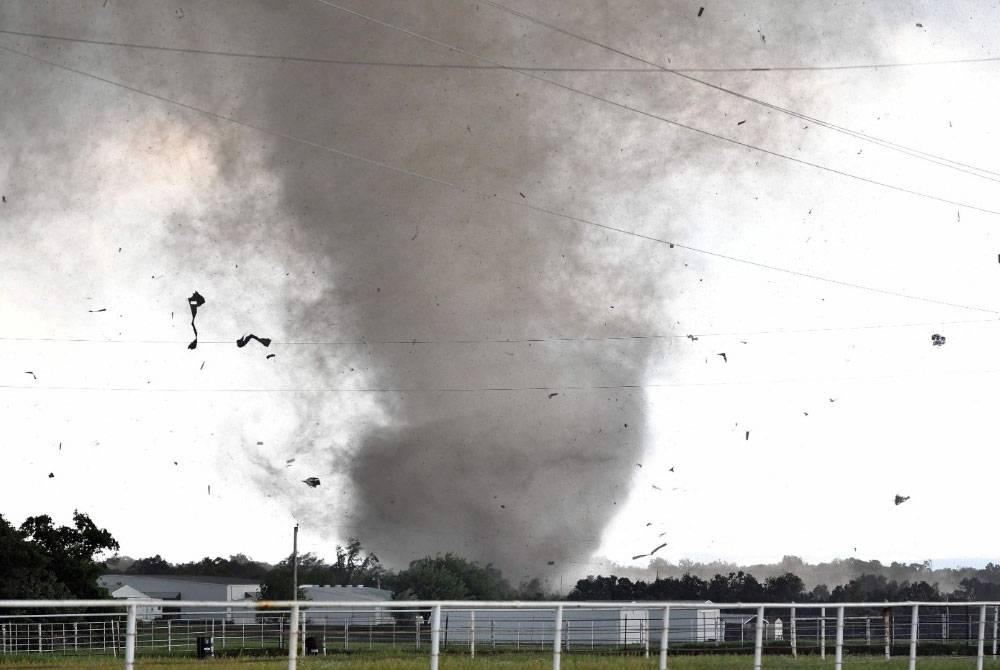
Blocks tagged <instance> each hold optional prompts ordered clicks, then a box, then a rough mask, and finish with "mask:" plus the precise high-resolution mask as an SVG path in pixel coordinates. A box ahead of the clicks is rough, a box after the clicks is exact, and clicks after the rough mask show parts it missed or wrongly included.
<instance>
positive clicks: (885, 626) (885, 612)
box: [882, 607, 892, 661]
mask: <svg viewBox="0 0 1000 670" xmlns="http://www.w3.org/2000/svg"><path fill="white" fill-rule="evenodd" d="M891 621H892V612H891V611H890V610H889V608H888V607H883V608H882V630H883V632H884V633H885V660H887V661H888V660H889V658H890V657H891V656H892V629H891V628H890V622H891Z"/></svg>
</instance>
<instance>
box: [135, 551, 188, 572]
mask: <svg viewBox="0 0 1000 670" xmlns="http://www.w3.org/2000/svg"><path fill="white" fill-rule="evenodd" d="M175 572H176V568H175V567H174V566H173V565H171V564H170V563H168V562H167V561H165V560H163V557H161V556H160V555H159V554H157V555H156V556H150V557H148V558H139V559H136V560H134V561H132V565H130V566H128V568H126V570H125V574H129V575H172V574H174V573H175Z"/></svg>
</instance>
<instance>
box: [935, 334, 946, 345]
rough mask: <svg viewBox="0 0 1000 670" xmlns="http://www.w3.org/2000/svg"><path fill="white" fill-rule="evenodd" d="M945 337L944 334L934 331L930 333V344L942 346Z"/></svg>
mask: <svg viewBox="0 0 1000 670" xmlns="http://www.w3.org/2000/svg"><path fill="white" fill-rule="evenodd" d="M945 339H947V338H945V336H944V335H938V334H937V333H934V334H933V335H931V345H933V346H935V347H941V346H944V342H945Z"/></svg>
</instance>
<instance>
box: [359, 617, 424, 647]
mask: <svg viewBox="0 0 1000 670" xmlns="http://www.w3.org/2000/svg"><path fill="white" fill-rule="evenodd" d="M350 629H351V614H350V612H348V614H347V616H346V617H344V651H350V649H351V640H350V637H351V636H350ZM417 649H420V615H419V614H418V615H417Z"/></svg>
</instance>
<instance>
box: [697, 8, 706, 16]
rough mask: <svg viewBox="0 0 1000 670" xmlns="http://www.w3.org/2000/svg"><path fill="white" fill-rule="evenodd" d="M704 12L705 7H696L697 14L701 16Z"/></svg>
mask: <svg viewBox="0 0 1000 670" xmlns="http://www.w3.org/2000/svg"><path fill="white" fill-rule="evenodd" d="M704 13H705V8H704V7H699V8H698V16H701V15H702V14H704Z"/></svg>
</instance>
